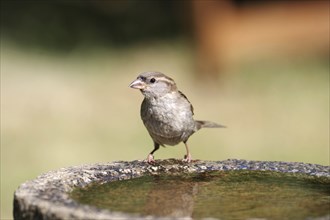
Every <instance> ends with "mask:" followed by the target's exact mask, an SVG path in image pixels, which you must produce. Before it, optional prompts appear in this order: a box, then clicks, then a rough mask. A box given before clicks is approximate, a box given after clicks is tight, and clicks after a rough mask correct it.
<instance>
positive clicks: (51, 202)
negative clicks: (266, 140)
mask: <svg viewBox="0 0 330 220" xmlns="http://www.w3.org/2000/svg"><path fill="white" fill-rule="evenodd" d="M329 169H330V167H329V166H322V165H316V164H305V163H296V162H269V161H247V160H235V159H234V160H225V161H193V162H192V163H189V164H187V163H183V162H181V161H179V160H174V159H170V160H157V161H156V163H155V164H154V165H150V164H147V163H145V162H143V161H131V162H125V161H118V162H112V163H103V164H92V165H81V166H73V167H68V168H63V169H60V170H56V171H50V172H48V173H45V174H43V175H41V176H39V177H37V178H36V179H35V180H31V181H27V182H25V183H23V184H22V185H21V186H20V187H19V188H18V189H17V190H16V192H15V195H14V218H15V219H102V220H104V219H132V218H134V219H162V218H156V217H152V216H136V215H130V214H125V213H119V212H111V211H109V210H102V209H97V208H95V207H91V206H87V205H82V204H78V203H77V202H75V201H74V200H72V199H71V198H70V197H69V193H70V192H71V191H72V190H73V189H74V188H75V187H85V186H87V185H88V184H90V183H93V182H99V183H104V182H109V181H118V180H123V179H130V178H135V177H139V176H142V175H146V174H161V173H171V174H172V173H182V172H186V173H191V172H205V171H212V170H268V171H277V172H288V173H303V174H308V175H312V176H323V177H328V178H330V172H329ZM329 217H330V216H327V217H324V218H320V219H329ZM318 219H319V218H318Z"/></svg>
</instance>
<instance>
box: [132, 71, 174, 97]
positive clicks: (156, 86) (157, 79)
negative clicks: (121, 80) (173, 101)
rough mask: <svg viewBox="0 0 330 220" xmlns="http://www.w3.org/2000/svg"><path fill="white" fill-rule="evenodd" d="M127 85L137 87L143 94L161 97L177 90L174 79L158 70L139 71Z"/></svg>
mask: <svg viewBox="0 0 330 220" xmlns="http://www.w3.org/2000/svg"><path fill="white" fill-rule="evenodd" d="M129 87H131V88H133V89H139V90H140V91H141V92H142V94H143V95H144V96H149V97H161V96H163V95H165V94H168V93H171V92H174V91H177V87H176V84H175V82H174V80H173V79H172V78H170V77H168V76H166V75H165V74H163V73H160V72H145V73H141V74H140V75H139V76H138V77H137V79H136V80H134V81H133V82H132V83H131V84H130V85H129Z"/></svg>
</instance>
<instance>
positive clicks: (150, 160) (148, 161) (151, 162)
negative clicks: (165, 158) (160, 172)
mask: <svg viewBox="0 0 330 220" xmlns="http://www.w3.org/2000/svg"><path fill="white" fill-rule="evenodd" d="M145 162H147V163H149V164H154V163H155V160H154V156H153V155H152V154H149V155H148V157H147V159H145Z"/></svg>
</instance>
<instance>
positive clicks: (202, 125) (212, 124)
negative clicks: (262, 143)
mask: <svg viewBox="0 0 330 220" xmlns="http://www.w3.org/2000/svg"><path fill="white" fill-rule="evenodd" d="M196 127H197V130H199V129H201V128H226V126H224V125H220V124H217V123H215V122H211V121H196Z"/></svg>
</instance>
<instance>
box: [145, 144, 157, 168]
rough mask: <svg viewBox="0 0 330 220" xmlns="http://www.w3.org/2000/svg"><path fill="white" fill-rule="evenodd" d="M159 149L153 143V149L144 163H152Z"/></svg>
mask: <svg viewBox="0 0 330 220" xmlns="http://www.w3.org/2000/svg"><path fill="white" fill-rule="evenodd" d="M158 149H159V144H158V143H156V142H154V149H153V150H152V151H151V152H150V154H149V155H148V157H147V159H146V162H148V163H154V162H155V160H154V153H155V151H156V150H158Z"/></svg>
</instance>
